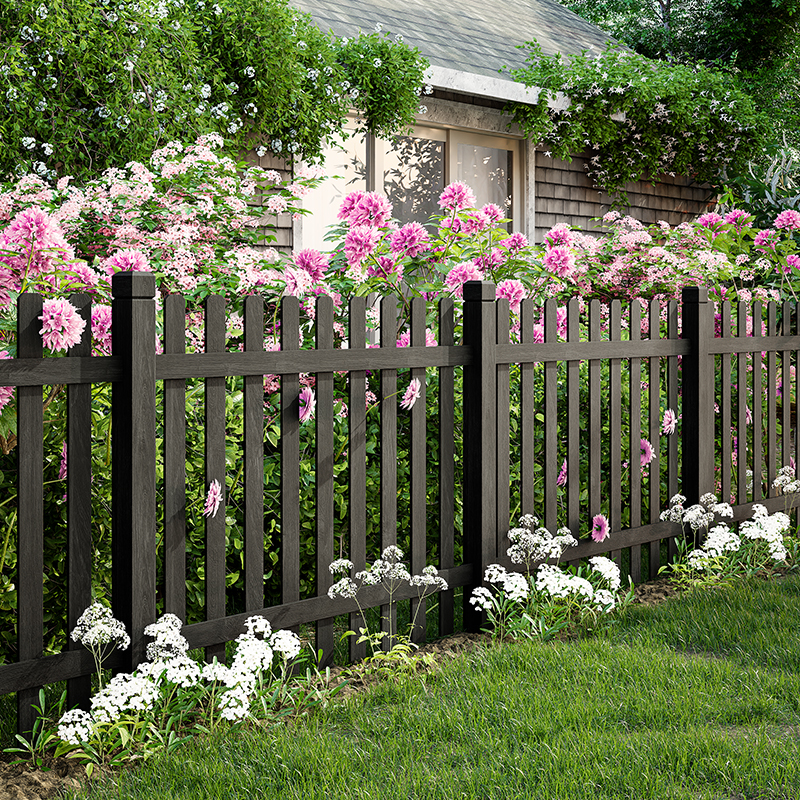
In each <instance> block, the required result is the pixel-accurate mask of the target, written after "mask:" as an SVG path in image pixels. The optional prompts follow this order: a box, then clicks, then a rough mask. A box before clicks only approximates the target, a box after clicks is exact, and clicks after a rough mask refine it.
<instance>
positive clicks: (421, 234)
mask: <svg viewBox="0 0 800 800" xmlns="http://www.w3.org/2000/svg"><path fill="white" fill-rule="evenodd" d="M430 241H431V237H430V234H429V233H428V231H427V230H425V228H424V226H422V225H420V224H419V222H409V223H408V225H403V227H402V228H400V230H398V231H395V232H394V233H393V234H392V235H391V238H390V239H389V245H390V247H391V249H392V252H393V253H401V254H402V255H404V256H411V257H412V258H413V257H414V256H418V255H419V254H420V253H422V252H423V251H424V250H427V249H428V247H429V246H430Z"/></svg>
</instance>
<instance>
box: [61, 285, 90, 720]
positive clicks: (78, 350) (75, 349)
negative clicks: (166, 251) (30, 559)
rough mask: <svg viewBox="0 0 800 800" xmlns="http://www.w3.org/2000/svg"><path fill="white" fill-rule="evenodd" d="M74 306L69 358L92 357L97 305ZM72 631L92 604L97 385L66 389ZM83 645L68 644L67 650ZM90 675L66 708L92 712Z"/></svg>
mask: <svg viewBox="0 0 800 800" xmlns="http://www.w3.org/2000/svg"><path fill="white" fill-rule="evenodd" d="M70 302H71V303H72V305H73V306H75V308H76V309H77V310H78V314H80V316H81V319H83V320H84V322H85V323H86V327H85V328H84V329H83V334H82V336H81V341H80V342H79V343H78V344H76V345H74V346H72V347H70V349H69V352H68V357H69V358H80V357H81V356H90V355H91V354H92V300H91V297H90V296H89V295H87V294H73V295H72V296H71V297H70ZM66 446H67V631H68V632H69V631H71V630H72V629H73V628H74V627H75V625H76V623H77V621H78V617H79V616H80V615H81V614H82V613H83V611H84V609H86V608H88V607H89V606H90V605H91V603H92V385H91V384H90V383H77V384H71V385H69V386H67V440H66ZM78 647H79V645H78V644H77V643H76V642H74V641H72V638H71V637H69V638H68V639H67V649H68V650H77V649H78ZM90 693H91V676H90V675H80V676H78V677H75V678H71V679H70V680H68V681H67V705H68V707H70V708H72V707H74V706H80V707H81V708H83V709H88V708H89V695H90Z"/></svg>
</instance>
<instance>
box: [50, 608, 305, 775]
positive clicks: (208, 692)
mask: <svg viewBox="0 0 800 800" xmlns="http://www.w3.org/2000/svg"><path fill="white" fill-rule="evenodd" d="M181 627H182V622H181V620H180V619H179V618H178V617H176V616H175V615H174V614H164V615H163V616H162V617H161V618H160V619H159V620H158V621H157V622H155V623H153V624H152V625H148V626H147V627H146V628H145V630H144V632H145V634H146V635H147V636H150V637H152V639H153V641H152V642H150V643H149V644H148V645H147V650H146V652H147V657H148V659H149V661H146V662H144V663H142V664H140V665H139V666H138V667H137V669H136V670H135V671H134V672H133V673H132V674H128V673H120V674H118V675H116V676H114V677H113V678H112V679H111V680H110V681H109V682H108V683H107V684H106V685H105V686H103V684H102V669H100V667H102V660H103V657H105V656H107V655H108V653H109V652H110V648H111V647H113V646H118V647H120V648H124V647H127V646H128V644H129V642H130V639H129V638H128V635H127V633H126V632H125V628H124V625H123V624H122V623H121V622H119V620H116V619H114V618H113V617H112V615H111V611H110V610H109V609H107V608H105V607H104V606H102V605H100V604H97V603H96V604H94V605H93V606H91V607H90V608H89V609H87V610H86V612H84V614H83V615H82V616H81V617H80V619H79V620H78V625H77V626H76V628H75V630H74V631H73V634H72V636H73V639H75V641H78V642H81V643H82V644H84V645H85V646H87V647H88V648H89V649H90V650H92V652H93V653H94V654H95V659H96V662H97V663H98V669H99V671H98V674H99V675H100V678H101V681H100V688H99V690H98V691H97V693H96V694H95V695H94V696H93V697H92V698H91V710H90V711H84V710H81V709H73V710H70V711H67V712H66V713H64V714H63V716H62V717H61V719H60V721H59V722H58V727H57V733H58V737H59V738H60V739H61V740H62V742H61V745H60V746H59V748H58V750H57V755H63V754H65V753H69V755H70V757H73V758H78V759H81V760H83V761H84V762H86V763H87V765H89V767H91V765H93V764H97V763H100V764H119V763H122V762H124V761H127V760H129V759H131V758H136V757H146V756H147V755H149V754H150V753H151V752H153V751H154V750H156V749H162V748H166V749H167V750H171V749H173V748H174V747H176V746H178V745H179V744H181V743H182V742H184V741H186V740H187V739H188V738H189V736H188V735H184V733H185V729H187V728H188V726H189V725H190V724H192V725H193V726H194V727H195V728H197V729H199V730H203V729H205V728H206V727H211V728H213V727H214V726H215V725H217V724H219V722H220V720H227V721H228V722H233V723H236V722H243V721H245V720H247V719H248V718H251V717H254V718H268V717H271V716H277V715H278V714H279V713H280V714H281V715H282V714H283V713H285V710H286V707H287V706H292V705H294V706H296V708H297V710H301V709H302V707H303V706H304V704H305V705H309V704H310V703H311V702H313V701H314V699H318V697H319V690H318V689H313V690H312V691H310V692H306V693H303V692H298V691H296V690H290V689H288V688H287V687H288V683H289V678H290V667H291V666H292V664H293V663H294V662H295V660H296V659H297V657H298V656H299V655H300V651H301V643H300V639H299V637H298V636H297V634H295V633H293V632H292V631H285V630H281V631H273V630H272V627H271V625H270V623H269V622H268V621H267V620H266V619H265V618H264V617H260V616H253V617H250V618H249V619H247V620H246V622H245V632H244V633H243V634H241V635H240V636H239V637H238V638H237V639H236V643H235V650H234V654H233V658H232V660H231V663H230V666H227V665H225V664H221V663H219V662H218V661H217V660H216V659H214V661H213V662H212V663H210V664H204V665H203V664H200V663H198V662H197V661H195V660H194V659H193V658H192V657H191V656H190V655H189V643H188V641H187V640H186V638H185V637H184V636H183V635H182V634H181ZM306 677H307V678H308V679H310V678H311V675H310V672H309V673H307V675H306ZM312 695H313V696H314V698H312Z"/></svg>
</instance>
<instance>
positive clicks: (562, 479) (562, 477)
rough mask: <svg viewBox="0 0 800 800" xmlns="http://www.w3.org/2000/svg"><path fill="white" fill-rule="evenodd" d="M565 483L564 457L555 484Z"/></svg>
mask: <svg viewBox="0 0 800 800" xmlns="http://www.w3.org/2000/svg"><path fill="white" fill-rule="evenodd" d="M542 341H544V337H542ZM566 485H567V459H566V458H565V459H564V462H563V463H562V464H561V471H560V472H559V473H558V477H557V478H556V486H566Z"/></svg>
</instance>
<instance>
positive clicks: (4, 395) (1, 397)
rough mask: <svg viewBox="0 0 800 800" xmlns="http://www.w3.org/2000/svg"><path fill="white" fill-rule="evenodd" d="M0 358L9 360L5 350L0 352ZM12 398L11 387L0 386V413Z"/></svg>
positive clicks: (12, 388) (12, 390) (12, 391)
mask: <svg viewBox="0 0 800 800" xmlns="http://www.w3.org/2000/svg"><path fill="white" fill-rule="evenodd" d="M0 358H11V356H10V355H9V354H8V353H7V352H6V351H5V350H0ZM13 396H14V387H13V386H0V411H2V410H3V409H4V408H5V407H6V406H7V405H8V404H9V403H10V402H11V398H12V397H13Z"/></svg>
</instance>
